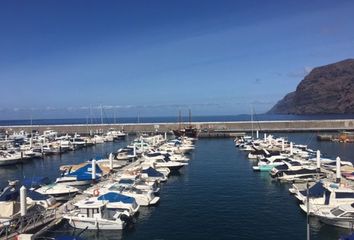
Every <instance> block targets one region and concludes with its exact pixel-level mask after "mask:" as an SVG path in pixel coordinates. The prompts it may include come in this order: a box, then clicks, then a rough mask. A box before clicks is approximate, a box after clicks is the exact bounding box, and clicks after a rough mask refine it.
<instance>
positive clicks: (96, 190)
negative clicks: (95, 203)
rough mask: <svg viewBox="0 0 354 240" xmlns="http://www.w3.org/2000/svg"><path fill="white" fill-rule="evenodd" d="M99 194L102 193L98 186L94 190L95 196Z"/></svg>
mask: <svg viewBox="0 0 354 240" xmlns="http://www.w3.org/2000/svg"><path fill="white" fill-rule="evenodd" d="M99 195H100V190H98V189H97V188H96V189H95V190H93V196H95V197H98V196H99Z"/></svg>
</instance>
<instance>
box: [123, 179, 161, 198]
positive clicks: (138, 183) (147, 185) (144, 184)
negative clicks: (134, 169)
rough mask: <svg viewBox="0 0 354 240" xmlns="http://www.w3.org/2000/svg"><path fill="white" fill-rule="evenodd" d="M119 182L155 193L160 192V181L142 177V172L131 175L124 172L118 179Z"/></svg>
mask: <svg viewBox="0 0 354 240" xmlns="http://www.w3.org/2000/svg"><path fill="white" fill-rule="evenodd" d="M117 181H118V183H119V184H120V185H121V186H124V187H136V188H137V189H140V190H143V191H152V192H153V193H154V194H155V195H156V194H158V193H159V191H160V188H159V184H158V181H157V180H155V181H148V180H146V179H143V178H142V177H141V174H138V175H130V174H123V175H122V176H120V177H119V179H117Z"/></svg>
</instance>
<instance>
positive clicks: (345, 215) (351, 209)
mask: <svg viewBox="0 0 354 240" xmlns="http://www.w3.org/2000/svg"><path fill="white" fill-rule="evenodd" d="M314 215H315V216H316V217H318V218H319V219H320V221H321V222H324V223H326V224H329V225H333V226H336V227H341V228H348V229H353V227H354V203H352V204H346V205H339V206H337V207H334V208H332V209H330V210H329V211H328V210H325V211H318V212H315V213H314Z"/></svg>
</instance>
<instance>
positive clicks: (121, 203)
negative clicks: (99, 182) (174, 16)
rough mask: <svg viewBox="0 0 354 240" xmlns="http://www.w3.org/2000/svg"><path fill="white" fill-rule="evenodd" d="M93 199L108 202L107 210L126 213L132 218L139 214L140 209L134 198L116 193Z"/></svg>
mask: <svg viewBox="0 0 354 240" xmlns="http://www.w3.org/2000/svg"><path fill="white" fill-rule="evenodd" d="M93 199H97V200H99V201H108V203H107V205H106V207H107V209H116V210H119V211H122V212H126V213H128V215H129V216H131V217H133V216H134V215H136V214H137V212H138V211H139V207H140V206H139V204H138V203H137V202H136V201H135V199H134V198H133V197H128V196H125V195H123V194H120V193H116V192H108V193H106V194H103V195H101V196H99V197H96V198H93Z"/></svg>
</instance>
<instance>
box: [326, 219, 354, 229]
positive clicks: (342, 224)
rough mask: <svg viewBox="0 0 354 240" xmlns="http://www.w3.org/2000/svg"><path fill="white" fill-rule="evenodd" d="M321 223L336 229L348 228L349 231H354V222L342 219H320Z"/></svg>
mask: <svg viewBox="0 0 354 240" xmlns="http://www.w3.org/2000/svg"><path fill="white" fill-rule="evenodd" d="M320 221H321V222H323V223H326V224H328V225H332V226H336V227H341V228H348V229H353V227H354V220H353V219H352V220H349V219H346V220H344V219H343V220H342V219H333V218H326V217H320Z"/></svg>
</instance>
